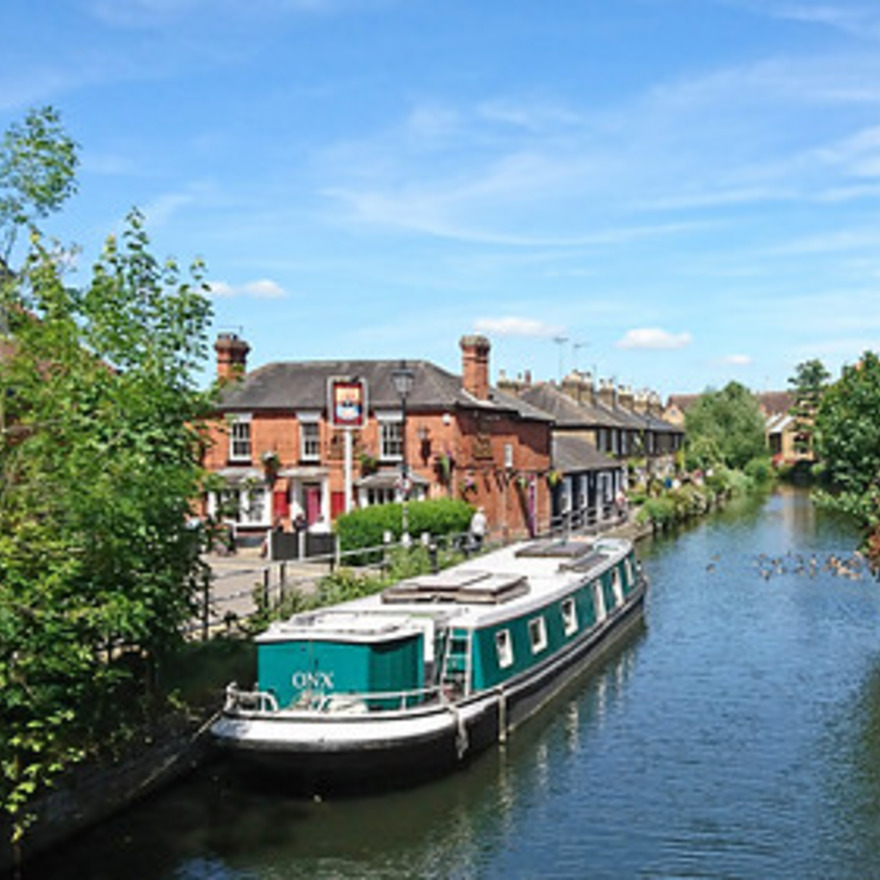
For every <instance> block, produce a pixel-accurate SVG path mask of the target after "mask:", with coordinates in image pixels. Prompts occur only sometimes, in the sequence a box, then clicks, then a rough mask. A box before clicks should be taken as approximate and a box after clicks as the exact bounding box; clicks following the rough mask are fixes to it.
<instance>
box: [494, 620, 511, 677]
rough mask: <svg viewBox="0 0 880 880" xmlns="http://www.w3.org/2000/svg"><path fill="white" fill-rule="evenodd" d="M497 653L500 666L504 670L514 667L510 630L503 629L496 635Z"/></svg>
mask: <svg viewBox="0 0 880 880" xmlns="http://www.w3.org/2000/svg"><path fill="white" fill-rule="evenodd" d="M495 653H496V654H497V655H498V665H499V666H500V667H501V668H502V669H507V668H508V667H509V666H513V642H512V641H511V639H510V630H507V629H501V630H498V632H497V633H495Z"/></svg>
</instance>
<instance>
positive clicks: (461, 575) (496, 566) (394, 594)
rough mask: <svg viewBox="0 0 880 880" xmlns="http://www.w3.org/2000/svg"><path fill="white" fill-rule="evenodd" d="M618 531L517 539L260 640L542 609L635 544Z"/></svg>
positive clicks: (468, 624)
mask: <svg viewBox="0 0 880 880" xmlns="http://www.w3.org/2000/svg"><path fill="white" fill-rule="evenodd" d="M631 548H632V545H631V543H630V542H629V541H627V540H624V539H621V538H599V539H586V538H569V539H559V540H552V539H540V540H535V541H530V542H525V543H519V544H512V545H510V546H508V547H504V548H502V549H500V550H495V551H492V552H490V553H486V554H484V555H481V556H479V557H476V558H474V559H472V560H469V561H467V562H463V563H460V564H459V565H456V566H453V567H452V568H448V569H445V570H444V571H440V572H437V573H436V574H426V575H419V576H416V577H413V578H407V579H405V580H402V581H400V582H399V583H397V584H395V585H394V586H391V587H388V588H386V589H385V590H383V591H382V592H381V593H377V594H375V595H372V596H367V597H364V598H362V599H355V600H353V601H351V602H346V603H344V604H342V605H335V606H330V607H327V608H321V609H318V610H316V611H312V612H307V613H305V614H298V615H295V616H294V617H292V618H290V620H288V621H284V622H281V623H273V624H272V625H271V626H270V627H269V629H268V630H267V631H266V632H265V633H263V634H262V635H260V636H258V637H257V641H259V642H273V641H290V640H297V639H300V640H302V639H311V640H334V641H335V640H338V641H344V642H376V641H392V640H395V639H399V638H404V637H406V636H408V635H415V634H417V633H419V632H425V631H426V628H427V627H429V626H430V625H431V624H432V623H433V624H443V625H447V626H454V627H459V628H462V629H475V628H477V627H480V626H487V625H491V624H493V623H497V622H501V621H503V620H507V619H510V618H514V617H519V616H521V615H523V614H526V613H528V612H529V611H531V610H533V609H538V608H541V607H543V606H545V605H547V604H549V603H551V602H553V601H555V600H557V599H558V598H561V597H562V596H563V595H565V594H566V593H568V592H569V591H571V590H572V589H573V588H574V587H575V586H576V585H577V584H579V583H581V582H583V581H584V580H588V579H590V575H591V573H592V572H595V573H596V574H598V573H599V572H601V571H603V570H604V569H606V568H607V567H609V566H610V565H612V564H614V563H615V562H617V561H618V560H620V559H622V558H623V557H624V556H626V554H627V553H628V552H629V551H630V549H631Z"/></svg>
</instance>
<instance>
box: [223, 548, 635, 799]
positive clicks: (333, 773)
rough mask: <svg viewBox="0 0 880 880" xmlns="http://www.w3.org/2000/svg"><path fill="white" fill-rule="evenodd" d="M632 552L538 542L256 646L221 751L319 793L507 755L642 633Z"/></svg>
mask: <svg viewBox="0 0 880 880" xmlns="http://www.w3.org/2000/svg"><path fill="white" fill-rule="evenodd" d="M646 589H647V584H646V579H645V577H644V575H643V572H642V569H641V565H640V564H639V563H638V562H637V560H636V557H635V554H634V550H633V546H632V543H631V542H630V541H627V540H624V539H620V538H598V539H585V538H574V537H569V538H565V539H541V540H534V541H529V542H523V543H520V544H515V545H511V546H508V547H505V548H503V549H499V550H495V551H492V552H489V553H486V554H484V555H481V556H478V557H474V558H472V559H470V560H469V561H466V562H464V563H461V564H459V565H457V566H455V567H452V568H448V569H446V570H443V571H437V572H434V573H431V574H426V575H422V576H418V577H413V578H409V579H406V580H403V581H400V582H398V583H396V584H395V585H393V586H391V587H388V588H386V589H385V590H384V591H383V592H381V593H378V594H375V595H373V596H369V597H366V598H362V599H357V600H354V601H351V602H346V603H344V604H340V605H336V606H332V607H327V608H322V609H318V610H315V611H311V612H308V613H302V614H298V615H295V616H294V617H292V618H290V619H289V620H287V621H284V622H277V623H274V624H272V625H271V626H270V627H269V629H268V630H266V631H265V632H264V633H262V634H260V635H259V636H257V679H258V680H257V684H256V686H255V687H254V688H253V689H252V690H242V689H239V688H238V686H237V685H236V684H234V683H233V684H230V685H229V686H228V687H227V690H226V700H225V705H224V707H223V709H222V712H221V713H220V715H219V716H218V719H217V720H216V721H215V722H214V724H213V725H212V728H211V729H212V733H213V735H214V738H215V741H216V742H217V743H218V744H219V745H220V746H221V747H224V748H227V749H230V750H232V751H233V752H234V753H235V755H236V756H238V757H241V758H245V759H248V760H249V761H250V762H252V763H256V764H261V765H263V767H268V768H270V769H271V770H272V771H273V772H275V771H280V770H282V769H285V770H287V771H289V772H291V773H293V774H294V775H296V776H298V777H299V778H300V780H301V781H302V782H304V783H306V784H308V785H310V786H312V787H320V786H326V787H332V786H333V785H334V784H340V783H341V784H350V783H351V784H353V783H358V782H365V781H367V780H373V781H379V782H380V783H382V784H384V783H385V782H386V781H387V782H388V783H389V784H399V783H401V782H407V781H414V780H416V779H421V778H423V777H425V776H428V775H435V774H437V773H440V772H444V771H448V770H451V769H452V768H454V767H455V766H456V765H459V764H461V763H462V762H464V761H466V760H467V759H468V758H469V757H470V756H472V755H474V754H476V753H478V752H480V751H481V750H484V749H487V748H490V747H492V746H493V745H494V744H496V743H500V742H504V741H505V739H506V737H507V736H508V735H509V734H510V733H511V731H512V730H514V729H515V728H516V727H517V726H518V725H520V724H522V722H523V721H525V720H526V719H527V718H529V717H530V716H532V715H533V714H534V713H536V712H537V711H538V710H539V709H540V708H541V707H542V706H543V705H544V704H545V703H546V702H547V701H548V700H549V699H551V698H552V697H553V696H554V695H555V694H556V693H557V692H558V691H559V690H560V689H561V688H563V687H564V686H565V685H566V684H567V683H568V682H570V681H571V680H572V678H574V677H575V676H576V675H577V674H578V673H580V672H582V671H583V670H584V669H585V667H587V666H589V665H590V664H591V663H592V662H593V661H594V660H595V659H596V658H598V657H599V656H600V655H601V654H602V653H603V652H605V651H606V650H607V649H608V648H609V647H610V646H611V645H612V644H614V643H615V642H617V641H619V639H620V638H621V637H622V636H623V635H624V633H626V632H627V631H628V630H630V629H632V628H633V627H634V626H635V625H637V624H639V623H640V622H641V619H642V613H643V606H644V598H645V593H646Z"/></svg>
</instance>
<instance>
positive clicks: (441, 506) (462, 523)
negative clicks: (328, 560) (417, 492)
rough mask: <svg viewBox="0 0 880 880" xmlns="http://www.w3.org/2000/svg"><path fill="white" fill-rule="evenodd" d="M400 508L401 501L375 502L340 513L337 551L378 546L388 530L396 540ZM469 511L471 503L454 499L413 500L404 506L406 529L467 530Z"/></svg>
mask: <svg viewBox="0 0 880 880" xmlns="http://www.w3.org/2000/svg"><path fill="white" fill-rule="evenodd" d="M401 508H402V505H401V504H377V505H374V506H372V507H365V508H363V509H361V510H353V511H351V512H350V513H345V514H343V515H342V516H340V517H339V518H338V519H337V520H336V525H335V528H336V534H337V535H338V536H339V547H340V550H341V551H342V552H343V553H344V552H346V551H350V550H360V549H362V548H364V547H377V546H379V545H381V544H382V542H383V539H384V536H385V533H386V532H390V533H391V535H392V538H393V539H394V540H395V541H399V540H400V538H401V535H402V526H403V512H402V509H401ZM472 514H473V508H472V507H471V505H470V504H467V503H466V502H464V501H461V500H458V499H453V498H433V499H429V500H427V501H413V502H411V503H409V504H408V505H407V515H408V519H409V531H410V534H412V535H420V534H422V533H423V532H428V533H429V534H431V535H448V534H450V533H454V532H464V531H467V528H468V526H469V524H470V521H471V516H472Z"/></svg>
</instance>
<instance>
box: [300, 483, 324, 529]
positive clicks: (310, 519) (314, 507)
mask: <svg viewBox="0 0 880 880" xmlns="http://www.w3.org/2000/svg"><path fill="white" fill-rule="evenodd" d="M303 494H304V495H305V502H306V503H305V508H306V525H309V526H310V525H312V524H314V523H316V522H317V521H318V520H319V519H320V518H321V487H320V486H304V487H303Z"/></svg>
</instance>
